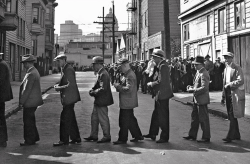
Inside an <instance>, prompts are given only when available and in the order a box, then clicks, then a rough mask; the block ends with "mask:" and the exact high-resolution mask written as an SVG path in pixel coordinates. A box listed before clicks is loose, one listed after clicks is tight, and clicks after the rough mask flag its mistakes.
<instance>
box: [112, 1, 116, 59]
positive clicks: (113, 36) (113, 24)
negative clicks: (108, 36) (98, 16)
mask: <svg viewBox="0 0 250 164" xmlns="http://www.w3.org/2000/svg"><path fill="white" fill-rule="evenodd" d="M112 44H113V54H112V63H115V5H114V1H113V19H112Z"/></svg>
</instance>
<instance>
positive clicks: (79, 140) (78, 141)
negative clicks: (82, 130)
mask: <svg viewBox="0 0 250 164" xmlns="http://www.w3.org/2000/svg"><path fill="white" fill-rule="evenodd" d="M81 142H82V140H81V138H79V139H76V140H72V141H70V142H69V143H70V144H80V143H81Z"/></svg>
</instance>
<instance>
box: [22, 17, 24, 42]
mask: <svg viewBox="0 0 250 164" xmlns="http://www.w3.org/2000/svg"><path fill="white" fill-rule="evenodd" d="M22 31H23V32H22V33H23V34H22V35H23V40H25V21H24V20H23V30H22Z"/></svg>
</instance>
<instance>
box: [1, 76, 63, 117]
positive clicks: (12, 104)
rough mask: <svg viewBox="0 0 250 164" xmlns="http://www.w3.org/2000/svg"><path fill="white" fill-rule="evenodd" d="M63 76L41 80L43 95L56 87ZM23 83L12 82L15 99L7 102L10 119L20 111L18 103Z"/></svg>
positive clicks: (6, 113)
mask: <svg viewBox="0 0 250 164" xmlns="http://www.w3.org/2000/svg"><path fill="white" fill-rule="evenodd" d="M60 77H61V75H60V74H52V75H48V76H43V77H41V79H40V82H41V89H42V94H44V93H46V92H47V91H48V90H50V89H51V87H53V86H54V85H55V83H56V82H58V81H59V79H60ZM20 85H21V82H16V81H13V82H11V87H12V92H13V97H14V98H13V99H12V100H11V101H7V102H5V116H6V117H9V116H11V115H12V114H13V113H15V112H16V111H18V110H19V109H18V102H19V88H20Z"/></svg>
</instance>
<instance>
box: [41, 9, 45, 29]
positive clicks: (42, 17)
mask: <svg viewBox="0 0 250 164" xmlns="http://www.w3.org/2000/svg"><path fill="white" fill-rule="evenodd" d="M44 13H45V12H44V10H42V13H41V26H42V27H44Z"/></svg>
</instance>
